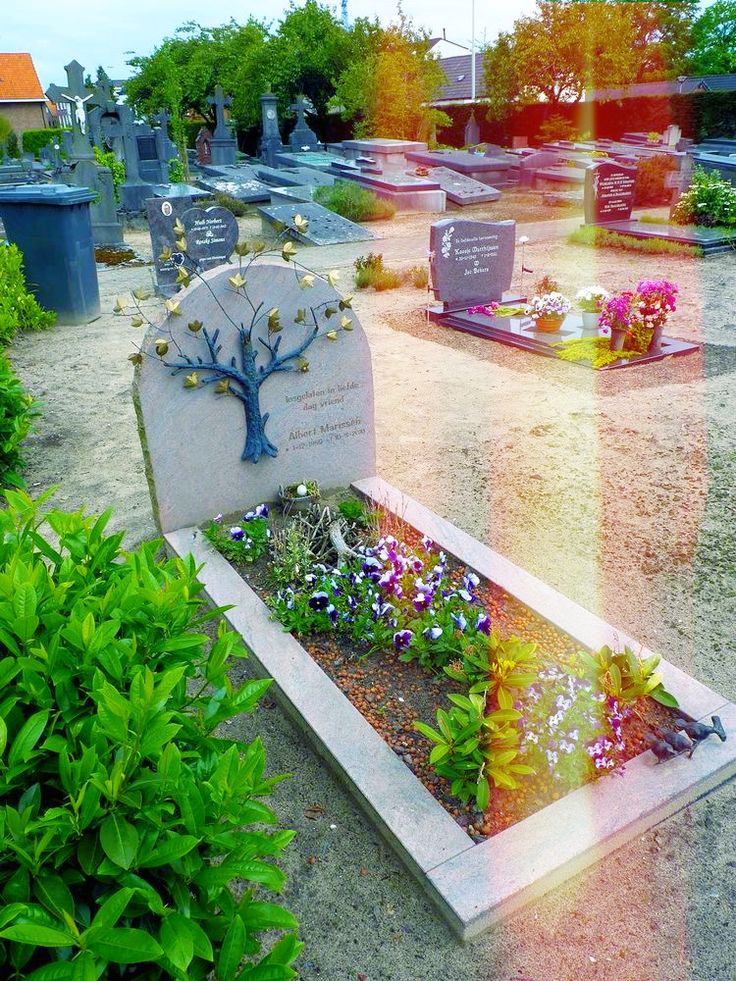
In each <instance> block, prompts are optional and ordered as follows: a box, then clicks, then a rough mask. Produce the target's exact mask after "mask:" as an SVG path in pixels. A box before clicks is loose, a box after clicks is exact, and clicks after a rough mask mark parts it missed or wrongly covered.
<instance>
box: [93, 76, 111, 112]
mask: <svg viewBox="0 0 736 981" xmlns="http://www.w3.org/2000/svg"><path fill="white" fill-rule="evenodd" d="M94 94H95V105H97V106H100V107H101V108H102V109H106V108H107V104H108V102H115V92H114V90H113V84H112V81H111V80H110V79H109V78H108V77H107V75H105V74H103V75H102V76H101V77H100V78H98V80H97V84H96V85H95V93H94Z"/></svg>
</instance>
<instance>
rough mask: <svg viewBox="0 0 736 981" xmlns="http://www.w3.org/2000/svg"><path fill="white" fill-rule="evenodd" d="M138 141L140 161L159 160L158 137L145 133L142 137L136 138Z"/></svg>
mask: <svg viewBox="0 0 736 981" xmlns="http://www.w3.org/2000/svg"><path fill="white" fill-rule="evenodd" d="M136 139H137V140H138V159H139V160H141V161H142V160H157V159H158V154H157V153H156V137H155V136H154V135H153V133H144V134H143V135H142V136H138V137H136Z"/></svg>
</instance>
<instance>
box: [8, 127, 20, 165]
mask: <svg viewBox="0 0 736 981" xmlns="http://www.w3.org/2000/svg"><path fill="white" fill-rule="evenodd" d="M5 155H6V157H9V158H10V159H11V160H17V159H18V157H20V147H19V146H18V134H17V133H16V132H15V130H12V131H11V132H10V133H8V137H7V139H6V140H5Z"/></svg>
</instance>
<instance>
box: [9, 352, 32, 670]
mask: <svg viewBox="0 0 736 981" xmlns="http://www.w3.org/2000/svg"><path fill="white" fill-rule="evenodd" d="M37 415H38V411H37V409H36V404H35V403H34V401H33V399H32V398H31V396H30V395H28V393H27V392H26V391H25V389H24V388H23V385H22V383H21V381H20V379H19V378H18V377H17V375H16V374H15V372H14V371H13V366H12V365H11V363H10V361H9V360H8V358H7V357H6V356H5V355H4V354H0V487H22V486H23V479H22V477H21V470H22V468H23V457H22V456H21V449H20V447H21V443H22V442H23V440H24V439H25V438H26V436H27V435H28V432H29V430H30V428H31V424H32V422H33V419H34V416H37ZM0 663H1V662H0Z"/></svg>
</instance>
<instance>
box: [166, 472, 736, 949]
mask: <svg viewBox="0 0 736 981" xmlns="http://www.w3.org/2000/svg"><path fill="white" fill-rule="evenodd" d="M354 487H355V489H356V490H357V491H359V492H360V493H362V494H364V495H365V496H366V497H368V498H370V499H372V500H373V501H375V502H376V503H377V504H379V505H380V506H381V507H382V508H384V509H386V510H388V511H389V512H392V513H395V514H400V515H401V517H402V519H403V520H404V521H406V522H407V523H408V524H410V525H411V526H413V527H414V528H416V529H417V530H418V531H419V532H420V533H422V534H426V535H428V536H429V537H430V538H432V539H433V540H434V541H435V542H436V543H437V544H438V545H439V546H440V547H441V548H443V549H444V550H445V551H447V552H449V553H450V554H452V555H454V556H455V557H456V558H458V559H459V560H460V561H461V562H463V563H464V564H466V565H467V566H468V567H469V568H473V569H475V570H476V571H477V572H479V573H480V574H481V575H483V576H485V577H487V578H488V579H490V580H491V581H493V582H495V583H497V584H498V585H499V586H500V587H501V588H502V589H504V590H506V591H507V592H509V593H511V594H512V595H513V596H516V597H517V598H518V599H519V600H521V601H522V602H523V603H526V604H527V605H528V606H530V607H531V608H532V609H533V610H535V611H536V612H537V613H539V614H541V615H542V616H544V617H546V618H547V619H549V620H550V621H551V622H552V623H553V624H555V625H556V626H558V627H560V628H561V629H562V630H565V631H567V632H568V633H569V634H570V635H571V636H572V637H573V638H575V639H576V640H577V641H578V642H579V643H581V644H583V645H584V646H587V647H590V648H597V647H600V646H601V645H602V644H603V643H613V644H615V645H616V646H617V647H619V646H621V645H623V644H627V645H629V646H631V647H632V648H633V649H636V650H639V649H640V645H639V644H637V643H636V641H634V640H633V639H632V638H630V637H628V636H627V635H626V633H625V632H623V631H620V630H616V629H615V628H613V627H612V626H610V625H609V624H606V623H605V622H604V621H603V620H601V619H600V618H599V617H597V616H596V615H595V614H593V613H590V612H588V611H586V610H584V609H583V608H582V607H579V606H578V605H577V604H575V603H573V602H572V601H571V600H569V599H567V598H566V597H564V596H562V595H561V594H560V593H558V592H557V591H555V590H553V589H551V587H549V586H547V585H545V584H544V583H542V582H540V581H539V580H538V579H535V578H534V577H533V576H530V575H529V574H528V573H526V572H524V571H523V570H522V569H520V568H519V567H518V566H516V565H514V564H513V563H511V562H509V561H508V560H507V559H505V558H504V557H503V556H501V555H499V554H498V553H496V552H494V551H492V550H491V549H489V548H487V547H486V546H484V545H482V544H481V543H480V542H478V541H477V540H476V539H473V538H472V537H471V536H470V535H468V534H467V533H465V532H463V531H461V530H460V529H458V528H456V527H454V526H453V525H451V524H450V523H449V522H447V521H445V520H443V519H442V518H440V517H439V516H438V515H436V514H434V513H433V512H432V511H429V510H428V509H427V508H425V507H424V506H423V505H421V504H418V503H417V502H416V501H414V500H412V499H411V498H409V497H408V496H407V495H405V494H403V493H402V492H401V491H399V490H397V489H396V488H394V487H392V486H391V485H389V484H387V483H386V482H385V481H383V480H381V479H380V478H378V477H371V478H367V479H364V480H360V481H357V482H356V483H355V484H354ZM166 541H167V544H168V546H169V547H170V548H171V549H172V551H173V552H174V553H175V554H178V555H180V556H182V557H183V556H186V555H188V554H191V555H193V557H194V559H195V561H196V562H197V564H198V565H202V566H203V568H202V572H201V574H200V578H201V580H202V582H203V584H204V587H205V592H206V594H207V595H208V597H209V598H210V600H211V601H212V602H213V603H214V604H216V605H228V606H231V607H232V609H231V610H230V611H229V612H228V613H226V614H225V616H226V618H227V619H228V620H229V622H230V624H231V625H232V626H233V627H234V628H235V629H236V630H238V631H240V632H241V633H242V635H243V637H244V640H245V642H246V644H247V646H248V647H249V649H250V650H251V651H252V658H253V664H254V668H255V671H256V673H257V674H259V675H265V676H269V677H272V678H273V679H274V686H273V688H272V692H273V695H274V699H275V700H276V701H277V702H278V703H279V704H280V705H281V706H282V708H283V709H284V711H285V712H286V713H287V715H288V716H289V717H290V718H291V719H292V721H293V722H294V724H295V725H297V727H299V728H300V729H302V730H303V731H304V732H305V733H306V735H307V737H308V738H309V739H310V741H311V742H312V744H313V746H314V747H315V749H316V750H317V752H319V753H320V754H321V755H322V756H323V757H324V758H325V759H326V760H327V762H328V763H329V764H330V765H331V766H332V767H333V768H334V769H335V771H336V772H337V773H338V774H339V776H340V777H341V778H342V779H343V780H345V781H346V782H347V784H348V787H349V789H350V790H351V791H352V793H353V794H354V796H355V798H356V800H357V801H358V803H359V804H360V806H361V807H362V808H363V809H364V810H365V811H366V812H367V813H368V815H369V817H370V818H371V819H372V820H373V821H374V822H375V823H376V824H377V826H378V829H379V831H380V832H381V833H382V834H383V835H384V837H385V838H386V839H387V841H388V842H389V843H390V844H391V845H392V846H393V847H394V848H395V849H396V851H397V853H398V854H399V856H400V857H401V858H402V859H403V860H404V862H405V863H406V864H407V866H408V868H409V870H410V871H411V872H412V873H413V875H414V876H415V878H416V880H417V882H418V883H419V884H420V885H421V886H422V887H423V888H424V889H425V890H426V892H427V894H428V895H429V897H430V898H431V899H432V901H433V902H434V903H435V905H436V907H437V909H438V911H439V912H440V914H441V915H442V916H443V917H444V918H445V919H446V921H447V922H448V923H449V924H450V926H451V927H452V928H453V929H454V930H455V931H456V932H457V933H458V934H459V935H460V937H461V938H463V939H467V938H469V937H472V936H474V935H476V934H478V933H480V932H482V931H483V930H486V929H488V928H489V927H490V926H491V925H493V924H494V923H496V922H498V921H499V920H501V919H503V918H504V917H506V916H508V915H509V914H510V913H511V912H512V911H514V910H516V909H518V908H519V907H521V906H523V905H524V904H526V903H528V902H530V901H532V900H533V899H535V898H537V897H538V896H540V895H542V894H543V893H545V892H547V891H548V890H550V889H552V888H554V887H555V886H557V885H558V884H559V883H561V882H564V881H565V880H566V879H568V878H569V877H570V876H572V875H574V874H576V873H577V872H579V871H580V870H581V869H583V868H585V867H587V866H588V865H591V864H593V863H594V862H596V861H598V860H599V859H601V858H603V857H604V856H605V855H607V854H609V853H610V852H612V851H613V850H615V849H616V848H618V847H619V846H621V845H622V844H624V843H625V842H627V841H629V840H631V839H632V838H633V837H635V836H637V835H641V834H642V833H643V832H644V831H646V830H647V829H648V828H651V827H652V826H654V825H656V824H657V823H659V822H660V821H662V820H664V819H665V818H666V817H668V816H669V815H671V814H674V813H675V812H676V811H677V810H679V809H681V808H682V807H684V806H686V805H687V804H688V803H690V802H691V801H693V800H695V799H697V798H698V797H699V796H701V795H702V794H703V793H707V792H708V791H709V790H711V789H713V788H714V787H716V786H717V785H718V784H720V783H721V782H723V781H725V780H727V779H728V778H730V777H731V776H732V775H733V774H734V773H736V740H734V738H733V730H734V727H736V706H735V705H733V704H730V703H727V702H726V700H725V699H724V698H723V697H722V696H719V695H718V694H717V693H716V692H713V691H712V690H710V689H708V688H707V687H706V686H704V685H702V684H700V683H699V682H698V681H696V680H695V679H693V678H691V677H689V676H688V675H686V674H684V673H683V672H682V671H680V670H679V669H677V668H676V667H674V666H673V665H671V664H669V663H668V662H667V661H664V660H663V661H662V673H663V677H664V682H665V685H666V686H667V688H668V689H669V690H670V691H672V693H673V694H674V695H675V696H676V697H677V698H678V699H679V701H680V703H681V705H682V706H683V708H684V709H685V710H686V711H687V712H688V713H689V714H690V715H691V716H692V717H694V718H698V719H707V718H708V717H709V716H710V715H712V714H714V713H717V714H719V715H720V717H721V719H722V721H723V723H724V725H725V727H726V731H727V732H728V733H729V736H730V738H729V740H728V741H727V742H726V743H720V742H718V741H716V740H710V741H709V742H708V743H705V744H704V745H703V746H702V747H701V748H700V749H699V750H698V753H697V754H695V756H694V757H693V759H692V760H687V759H686V758H685V757H681V758H678V759H676V760H673V761H670V762H668V763H666V764H664V765H662V766H656V765H654V758H653V756H652V755H651V753H644V754H642V755H641V756H639V757H637V758H636V759H634V760H632V761H631V762H630V763H628V764H627V766H626V770H625V772H624V774H623V776H621V777H620V778H618V777H607V778H606V777H604V778H603V779H601V780H598V781H596V782H594V783H592V784H588V785H587V786H585V787H583V788H581V789H579V790H577V791H574V792H573V793H571V794H568V795H567V796H566V797H564V798H562V799H560V800H558V801H556V802H554V803H553V804H551V805H549V806H548V807H545V808H544V809H542V810H540V811H538V812H537V813H536V814H534V815H532V816H531V817H529V818H527V819H525V820H524V821H521V822H519V823H518V824H517V825H515V826H513V827H511V828H509V829H507V830H506V831H504V832H502V833H501V834H499V835H496V836H494V837H493V838H490V839H487V840H486V841H484V842H483V843H482V844H478V845H476V844H474V843H473V840H472V839H471V838H470V837H469V836H468V835H467V834H466V833H465V832H464V831H462V830H461V829H459V827H458V825H457V824H456V823H455V822H454V821H453V820H452V819H451V818H450V817H449V815H448V814H447V812H446V811H445V810H444V809H443V808H442V807H441V805H440V804H439V803H438V802H437V801H435V800H434V798H432V797H431V795H430V794H428V792H427V791H426V790H425V788H424V787H423V786H422V784H421V783H420V782H419V780H417V778H416V777H415V776H414V775H413V774H412V773H411V772H410V771H409V770H408V768H406V767H405V766H404V764H403V763H400V762H399V761H398V760H397V757H396V754H395V753H394V752H393V751H392V750H391V749H390V748H389V747H388V746H387V744H386V743H385V742H383V740H381V739H380V738H378V737H377V734H376V732H375V730H374V729H373V728H372V727H371V726H370V725H369V723H368V722H366V720H365V719H364V718H363V717H362V716H361V715H360V714H359V713H357V711H356V710H355V709H354V708H353V706H352V705H351V704H350V703H349V701H348V700H347V698H346V697H345V696H344V695H343V694H342V692H341V691H340V690H339V689H338V688H337V687H336V686H335V685H334V684H333V683H332V682H331V681H330V680H329V679H328V678H327V676H326V675H325V674H324V672H322V670H321V669H320V668H319V667H318V666H317V665H316V664H315V662H314V661H313V660H312V659H311V658H310V657H309V654H308V653H307V652H306V651H305V650H304V649H303V648H302V647H301V645H300V644H299V643H298V642H297V641H296V640H295V639H294V638H293V637H291V636H289V635H286V634H284V633H283V632H282V631H281V628H280V627H279V625H278V624H275V623H274V622H273V621H271V620H270V619H269V613H268V609H267V607H266V606H265V604H263V602H262V601H261V600H260V599H259V598H258V597H257V596H256V594H255V593H254V592H253V591H252V590H251V589H250V588H249V587H248V586H247V585H246V584H245V583H244V582H243V580H242V579H241V578H240V577H239V575H238V574H237V573H236V572H235V570H234V569H233V568H232V567H231V566H230V564H229V563H228V562H227V561H226V560H225V559H224V558H223V557H222V556H221V555H220V554H219V553H217V552H216V551H215V550H214V548H213V547H212V546H211V545H210V543H209V542H207V541H206V539H204V536H203V535H202V534H201V532H200V531H199V529H198V528H196V527H187V528H183V529H180V530H177V531H172V532H170V533H168V534H167V535H166ZM641 654H642V656H643V657H647V656H649V655H650V654H651V652H650V651H648V650H645V649H644V650H642V651H641ZM368 761H369V762H368Z"/></svg>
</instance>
